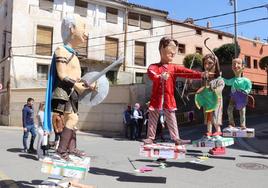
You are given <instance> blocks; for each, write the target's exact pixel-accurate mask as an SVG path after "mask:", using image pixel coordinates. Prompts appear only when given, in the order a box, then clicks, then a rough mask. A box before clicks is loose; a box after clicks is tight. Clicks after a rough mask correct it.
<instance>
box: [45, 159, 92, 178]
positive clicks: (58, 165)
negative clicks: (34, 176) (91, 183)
mask: <svg viewBox="0 0 268 188" xmlns="http://www.w3.org/2000/svg"><path fill="white" fill-rule="evenodd" d="M70 158H71V161H65V160H62V159H60V158H59V157H57V156H52V157H46V158H44V159H43V163H42V168H41V172H43V173H47V174H51V175H59V176H64V177H71V178H77V179H84V178H85V177H86V175H87V174H88V171H89V167H90V158H89V157H85V158H79V157H75V156H72V155H71V156H70Z"/></svg>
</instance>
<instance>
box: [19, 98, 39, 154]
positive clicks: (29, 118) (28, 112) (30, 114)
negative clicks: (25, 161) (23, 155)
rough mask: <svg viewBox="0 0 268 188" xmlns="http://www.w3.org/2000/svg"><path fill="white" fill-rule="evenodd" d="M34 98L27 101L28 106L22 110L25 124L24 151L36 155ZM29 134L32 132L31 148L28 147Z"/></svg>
mask: <svg viewBox="0 0 268 188" xmlns="http://www.w3.org/2000/svg"><path fill="white" fill-rule="evenodd" d="M33 103H34V99H33V98H28V99H27V104H25V105H24V107H23V109H22V124H23V148H24V149H23V151H24V152H28V153H36V150H35V149H34V147H33V145H34V139H35V137H36V133H35V127H34V109H33ZM29 132H31V135H32V137H31V143H30V148H29V149H28V147H27V139H28V135H29Z"/></svg>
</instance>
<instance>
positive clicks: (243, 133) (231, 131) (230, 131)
mask: <svg viewBox="0 0 268 188" xmlns="http://www.w3.org/2000/svg"><path fill="white" fill-rule="evenodd" d="M222 133H223V136H226V137H242V138H253V137H255V129H253V128H246V129H241V128H240V127H231V128H229V127H226V128H224V129H223V130H222Z"/></svg>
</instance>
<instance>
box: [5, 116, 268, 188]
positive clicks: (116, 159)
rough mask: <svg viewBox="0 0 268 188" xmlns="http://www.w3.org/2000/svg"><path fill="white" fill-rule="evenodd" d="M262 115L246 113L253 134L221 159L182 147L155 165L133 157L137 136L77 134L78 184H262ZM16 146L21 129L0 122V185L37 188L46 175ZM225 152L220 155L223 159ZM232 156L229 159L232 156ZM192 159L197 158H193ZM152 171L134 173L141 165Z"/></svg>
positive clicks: (266, 153)
mask: <svg viewBox="0 0 268 188" xmlns="http://www.w3.org/2000/svg"><path fill="white" fill-rule="evenodd" d="M267 125H268V117H267V115H266V116H265V115H262V116H256V117H251V118H248V127H254V128H255V130H256V137H255V138H251V139H235V144H234V145H232V146H230V147H228V148H227V149H226V152H227V153H226V155H224V156H223V157H222V158H203V161H199V162H198V161H197V157H196V156H198V155H199V156H200V155H201V156H202V155H203V154H206V152H207V151H208V150H209V148H194V147H192V146H190V145H189V146H188V147H187V152H188V153H187V156H186V158H185V159H181V160H168V161H167V167H166V168H161V167H160V165H159V164H158V163H157V162H156V161H155V160H154V159H149V158H144V157H140V156H139V145H140V142H139V141H129V140H126V139H124V138H122V137H120V135H116V134H111V133H101V134H93V133H79V135H78V146H79V148H81V149H83V150H85V151H86V152H87V154H88V155H89V156H90V157H91V168H90V172H89V173H88V176H87V177H86V179H85V180H82V181H81V182H82V183H85V184H89V185H94V186H96V187H98V188H121V187H122V188H131V187H133V188H151V187H152V188H158V187H159V188H160V187H163V188H164V187H165V188H173V187H174V188H178V187H184V188H199V187H206V188H213V187H215V188H216V187H217V188H221V187H222V188H223V187H224V188H226V187H228V188H229V187H230V188H232V187H234V188H236V187H243V188H247V187H256V188H266V187H268V181H267V177H268V160H267V159H268V144H267V143H268V126H267ZM204 130H205V127H204V126H201V125H199V126H191V127H184V128H182V129H180V133H181V136H182V138H187V139H189V138H191V139H198V138H200V136H201V134H202V131H204ZM21 149H22V130H20V129H18V128H10V127H0V156H1V160H0V187H1V188H4V187H14V188H17V187H26V188H27V187H30V188H31V187H37V186H38V185H39V184H40V183H41V182H42V181H43V180H45V179H46V178H47V177H48V175H47V174H43V173H41V171H40V169H41V164H42V163H41V162H40V161H38V160H37V158H36V156H35V155H30V154H25V153H22V152H21ZM224 157H225V158H224ZM234 159H235V160H234ZM197 162H198V163H197ZM144 166H147V167H152V168H153V171H151V172H146V173H137V172H135V171H134V170H135V169H138V168H141V167H144Z"/></svg>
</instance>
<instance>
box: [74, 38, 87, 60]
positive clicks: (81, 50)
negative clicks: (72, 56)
mask: <svg viewBox="0 0 268 188" xmlns="http://www.w3.org/2000/svg"><path fill="white" fill-rule="evenodd" d="M87 45H88V40H87V41H85V42H84V43H82V44H79V45H78V46H77V47H76V48H74V49H75V51H76V52H77V53H78V56H81V57H87Z"/></svg>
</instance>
